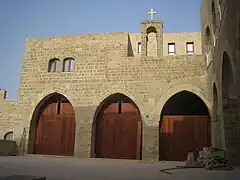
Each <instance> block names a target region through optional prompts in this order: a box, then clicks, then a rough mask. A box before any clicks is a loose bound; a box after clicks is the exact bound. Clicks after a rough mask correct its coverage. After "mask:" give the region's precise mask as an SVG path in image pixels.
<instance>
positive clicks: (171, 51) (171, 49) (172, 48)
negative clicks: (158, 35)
mask: <svg viewBox="0 0 240 180" xmlns="http://www.w3.org/2000/svg"><path fill="white" fill-rule="evenodd" d="M175 53H176V48H175V43H168V55H174V54H175Z"/></svg>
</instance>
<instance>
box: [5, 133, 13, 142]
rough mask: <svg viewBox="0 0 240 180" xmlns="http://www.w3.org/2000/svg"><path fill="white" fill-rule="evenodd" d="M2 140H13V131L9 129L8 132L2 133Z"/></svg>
mask: <svg viewBox="0 0 240 180" xmlns="http://www.w3.org/2000/svg"><path fill="white" fill-rule="evenodd" d="M3 139H4V140H8V141H12V140H13V131H10V132H7V133H6V134H5V135H4V138H3Z"/></svg>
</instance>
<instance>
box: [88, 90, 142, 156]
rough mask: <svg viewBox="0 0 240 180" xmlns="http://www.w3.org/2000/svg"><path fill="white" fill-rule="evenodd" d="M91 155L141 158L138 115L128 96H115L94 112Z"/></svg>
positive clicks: (139, 116)
mask: <svg viewBox="0 0 240 180" xmlns="http://www.w3.org/2000/svg"><path fill="white" fill-rule="evenodd" d="M92 128H93V130H92V149H91V156H92V157H97V158H117V159H118V158H120V159H141V139H142V137H141V136H142V135H141V131H142V130H141V129H142V123H141V114H140V111H139V108H138V107H137V105H136V104H135V103H134V102H133V100H132V99H130V98H129V97H128V96H126V95H124V94H121V93H114V94H112V95H110V96H108V97H107V98H105V99H104V100H103V101H102V102H101V103H100V105H99V106H98V108H97V109H96V112H95V115H94V119H93V125H92Z"/></svg>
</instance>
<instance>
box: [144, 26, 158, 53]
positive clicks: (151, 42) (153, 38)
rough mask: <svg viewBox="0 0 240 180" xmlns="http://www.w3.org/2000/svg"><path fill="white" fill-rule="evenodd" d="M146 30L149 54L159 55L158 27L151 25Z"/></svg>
mask: <svg viewBox="0 0 240 180" xmlns="http://www.w3.org/2000/svg"><path fill="white" fill-rule="evenodd" d="M146 31H147V37H146V42H147V56H151V57H157V29H156V28H155V27H153V26H150V27H148V28H147V30H146Z"/></svg>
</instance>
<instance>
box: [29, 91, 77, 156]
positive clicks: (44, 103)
mask: <svg viewBox="0 0 240 180" xmlns="http://www.w3.org/2000/svg"><path fill="white" fill-rule="evenodd" d="M43 116H44V117H43ZM49 118H50V119H49ZM47 123H48V124H47ZM59 123H60V124H59ZM46 127H47V128H46ZM51 127H52V128H51ZM49 128H50V132H47V129H49ZM58 128H60V129H58ZM55 130H56V132H55ZM58 130H59V131H58ZM75 130H76V122H75V111H74V108H73V105H72V104H71V102H70V101H69V100H68V99H67V97H65V96H64V95H63V94H60V93H57V92H54V93H50V94H48V95H47V96H45V97H44V98H43V99H42V100H41V101H39V103H38V104H37V106H36V107H35V109H34V111H33V114H32V118H31V121H30V128H29V138H28V153H36V154H49V153H50V154H51V155H74V144H75ZM60 131H61V132H60ZM47 134H48V135H47ZM50 134H51V135H50ZM39 137H40V138H39ZM45 137H47V139H51V138H52V141H51V143H55V141H56V144H52V146H51V148H52V151H51V152H45V151H44V150H43V151H42V152H39V150H36V149H38V148H36V146H37V145H38V146H39V144H42V146H43V145H44V144H45V142H43V141H45V139H46V138H45ZM54 137H55V139H53V138H54ZM51 143H50V144H51ZM54 146H56V148H59V149H61V150H62V152H60V150H59V149H55V150H56V151H54V150H53V147H54ZM58 146H59V147H58ZM51 148H49V147H48V148H47V149H48V150H49V149H51ZM41 149H44V148H43V147H41ZM57 151H59V152H57ZM54 153H55V154H54Z"/></svg>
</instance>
